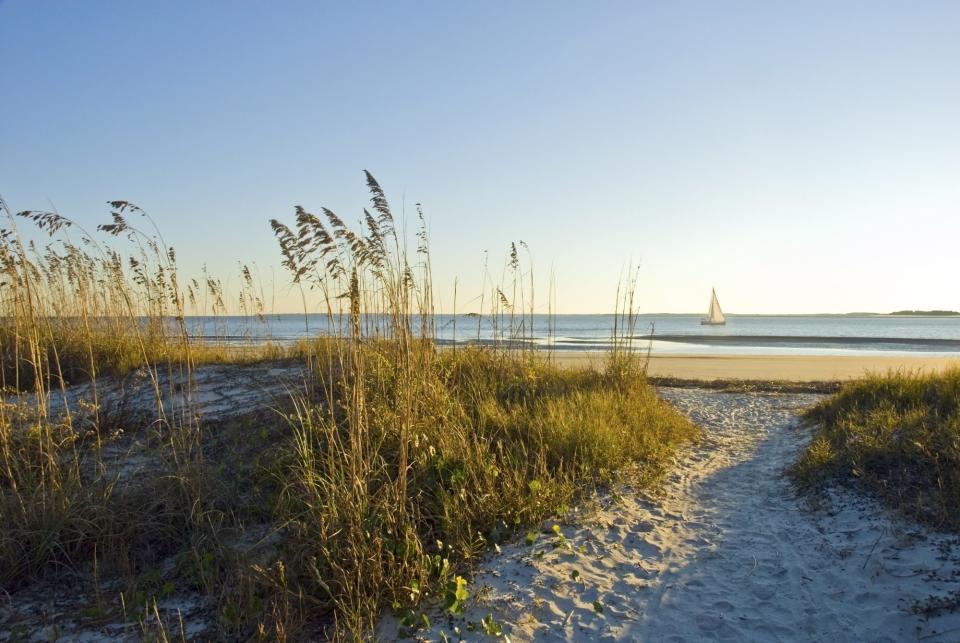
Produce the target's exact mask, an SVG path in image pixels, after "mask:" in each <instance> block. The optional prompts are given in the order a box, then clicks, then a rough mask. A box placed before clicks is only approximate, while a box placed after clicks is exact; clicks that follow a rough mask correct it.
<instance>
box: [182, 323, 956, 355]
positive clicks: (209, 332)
mask: <svg viewBox="0 0 960 643" xmlns="http://www.w3.org/2000/svg"><path fill="white" fill-rule="evenodd" d="M337 323H339V322H335V323H334V326H336V324H337ZM420 323H421V320H420V318H416V319H415V321H414V326H415V327H419V325H420ZM433 323H434V325H435V328H436V337H437V338H438V340H439V341H440V342H442V343H445V344H452V343H457V344H470V343H474V344H476V343H479V344H490V343H494V342H497V341H501V342H503V341H515V342H516V341H519V340H517V339H512V340H511V336H512V337H514V338H516V337H518V336H522V337H524V338H525V339H524V341H527V342H531V343H533V344H534V345H535V346H537V347H541V348H544V349H547V348H553V349H556V350H586V351H604V350H607V349H608V348H609V347H610V338H611V333H612V329H613V323H614V317H613V315H556V316H553V317H548V316H546V315H534V316H533V318H532V321H531V318H530V317H529V316H527V317H526V318H525V319H524V320H523V321H522V322H521V321H520V319H519V318H515V319H514V321H513V328H514V332H512V333H511V331H510V320H509V318H497V319H492V318H490V317H489V316H484V317H476V316H470V315H457V316H456V317H454V316H452V315H437V316H436V317H434V318H433ZM188 325H189V327H190V331H191V333H192V334H194V335H195V336H197V337H202V338H205V339H208V340H218V341H226V342H260V341H265V340H271V341H277V342H281V343H289V342H292V341H296V340H297V339H301V338H304V337H312V336H317V335H324V334H328V333H330V332H331V324H330V323H329V322H328V320H327V319H326V318H325V317H324V316H322V315H311V316H309V317H307V318H306V323H305V319H304V316H303V315H271V316H268V317H266V318H264V319H262V320H260V319H257V318H252V317H217V318H214V317H193V318H191V319H190V320H189V321H188ZM364 326H365V330H366V331H367V332H369V333H371V334H372V333H375V332H377V330H378V327H381V326H382V320H381V319H378V318H377V317H376V316H372V315H371V316H367V317H365V319H364ZM634 337H635V342H634V345H635V347H636V348H637V349H638V350H647V347H648V346H650V347H651V348H652V350H653V352H654V353H660V354H664V353H670V354H677V353H679V354H813V355H842V354H865V353H871V354H878V353H879V354H890V353H923V354H926V355H935V354H943V355H956V356H960V317H899V316H897V317H894V316H884V315H862V316H853V315H728V316H727V324H726V325H725V326H701V325H700V315H640V316H639V317H638V318H637V321H636V326H635V332H634ZM651 338H652V339H651Z"/></svg>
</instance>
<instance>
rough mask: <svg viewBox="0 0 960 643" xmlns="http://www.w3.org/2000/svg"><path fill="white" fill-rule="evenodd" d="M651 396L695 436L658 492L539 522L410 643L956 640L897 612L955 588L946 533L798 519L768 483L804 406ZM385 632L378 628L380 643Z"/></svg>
mask: <svg viewBox="0 0 960 643" xmlns="http://www.w3.org/2000/svg"><path fill="white" fill-rule="evenodd" d="M663 395H664V396H665V397H666V398H667V399H669V400H670V401H671V402H673V403H674V404H676V405H677V406H678V407H679V408H681V410H683V411H684V412H686V413H688V414H689V415H690V416H691V417H692V418H693V419H694V420H695V421H696V422H698V423H699V424H700V425H701V426H703V427H704V431H705V437H704V440H703V442H702V443H701V444H700V445H698V446H696V447H693V448H691V449H690V450H689V451H688V452H687V454H686V455H685V456H684V457H683V458H682V459H681V460H680V461H679V462H678V463H677V465H676V467H675V469H674V470H673V471H672V472H671V473H670V474H669V475H668V477H667V479H666V480H665V481H664V483H663V486H662V489H661V490H659V491H658V492H657V493H656V494H654V495H642V494H641V495H638V494H635V493H630V492H629V491H626V490H624V491H623V492H622V493H621V494H620V495H608V496H604V497H603V498H601V499H600V500H601V504H602V507H601V508H600V509H599V510H597V511H596V512H594V513H592V514H591V515H590V516H589V517H588V518H585V517H583V516H581V517H579V519H577V520H574V521H572V522H573V523H574V524H570V525H563V526H562V527H561V528H560V534H562V536H561V535H557V534H555V533H554V532H552V531H551V529H550V527H551V525H549V524H547V525H544V526H543V529H542V532H541V533H540V534H539V535H538V536H537V538H536V542H535V544H534V545H533V546H529V545H527V544H526V543H525V542H520V543H516V544H513V545H510V546H506V547H503V548H502V553H501V554H500V555H497V556H494V557H492V558H490V559H489V560H488V561H486V563H485V564H484V565H483V566H482V568H481V570H480V572H479V573H478V574H477V576H476V577H475V579H474V583H473V585H472V587H471V590H472V592H473V600H472V602H471V604H470V606H469V608H468V609H467V611H466V613H465V614H464V615H462V616H458V617H456V618H451V617H449V616H447V615H443V614H439V613H437V614H434V617H433V619H432V630H431V631H430V632H428V633H426V634H425V637H426V638H428V639H430V640H437V638H438V637H439V633H440V630H443V631H444V632H445V633H446V634H448V635H451V636H455V635H454V634H453V631H454V628H459V629H460V632H461V633H462V634H463V635H464V637H465V638H468V639H473V638H479V634H477V633H471V632H470V627H471V626H470V625H469V623H470V622H473V623H479V622H481V620H482V619H483V618H485V617H488V615H490V616H492V619H493V620H494V621H496V622H497V623H499V624H500V625H501V626H502V628H503V631H504V633H505V634H507V635H508V636H509V637H510V638H511V639H512V640H514V641H517V640H534V639H535V640H564V641H571V640H642V641H699V640H737V641H744V640H745V641H765V642H766V641H811V640H812V641H817V640H823V641H827V640H829V641H835V640H844V641H847V640H849V641H854V640H856V641H903V640H918V639H922V640H924V641H956V640H960V614H944V615H934V616H930V617H929V618H926V617H921V616H918V615H916V614H914V613H912V611H911V610H912V608H913V607H915V606H916V605H923V604H924V603H923V601H925V600H927V599H928V597H930V596H935V597H943V596H948V595H949V594H950V593H951V592H955V591H957V590H958V582H957V575H958V574H960V546H958V544H957V539H956V538H955V537H953V538H951V537H948V536H946V535H942V534H935V533H930V532H928V531H926V530H924V529H922V528H920V527H918V526H916V525H913V524H910V523H906V522H901V521H898V520H895V519H892V518H890V517H889V516H887V515H885V514H884V512H883V511H882V510H880V509H879V507H878V506H877V505H876V504H875V503H873V502H872V501H870V500H867V499H865V498H863V497H861V496H859V495H858V494H856V493H853V492H851V491H844V490H834V491H832V492H831V494H830V498H829V500H830V503H829V506H828V507H827V508H821V509H819V510H816V511H811V510H809V509H808V508H807V507H806V504H805V501H804V500H801V499H798V498H796V497H795V495H794V493H793V490H792V488H791V487H790V484H789V482H788V481H787V480H786V479H784V477H783V470H784V467H785V466H787V465H788V464H789V463H790V462H792V461H793V459H794V458H795V457H796V455H797V453H798V451H799V450H800V449H801V448H802V447H803V445H804V443H805V442H806V440H807V439H808V438H807V436H808V432H807V431H806V430H803V429H801V428H798V426H797V423H796V419H795V413H796V411H797V410H798V409H799V408H800V407H803V406H805V405H807V404H809V403H811V402H813V401H814V400H815V399H816V398H815V397H814V396H811V395H797V394H777V395H774V394H731V393H716V392H707V391H703V390H697V389H686V390H681V389H666V390H663ZM927 604H929V603H927ZM395 627H396V623H394V622H392V620H390V619H388V620H386V621H384V623H383V624H382V626H381V630H380V634H381V635H382V636H383V637H384V638H387V639H389V638H393V637H395V636H396V629H395ZM481 627H482V626H481ZM474 629H476V628H475V627H474Z"/></svg>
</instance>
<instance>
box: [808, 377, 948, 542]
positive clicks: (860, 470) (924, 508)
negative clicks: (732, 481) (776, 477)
mask: <svg viewBox="0 0 960 643" xmlns="http://www.w3.org/2000/svg"><path fill="white" fill-rule="evenodd" d="M805 417H806V419H807V420H808V421H810V422H811V423H813V424H814V425H815V426H816V427H817V432H816V434H815V435H814V438H813V441H812V442H811V443H810V446H809V447H808V448H807V449H806V451H805V452H804V453H803V455H802V456H801V458H800V459H799V460H798V462H797V463H796V464H795V465H794V466H793V468H792V469H791V473H792V475H793V477H794V479H795V480H796V481H797V483H798V484H799V485H801V487H803V488H807V489H810V488H815V487H816V486H817V485H820V484H823V483H825V482H829V481H853V480H856V481H859V482H860V483H862V484H864V485H865V486H866V487H867V488H868V489H870V490H872V491H873V492H875V493H876V494H877V495H878V496H879V497H880V498H882V499H883V500H884V501H885V502H886V503H887V504H888V505H890V506H891V507H894V508H896V509H897V510H899V511H901V512H903V513H904V514H906V515H908V516H911V517H913V518H916V519H919V520H921V521H923V522H926V523H928V524H931V525H934V526H936V527H940V528H947V529H952V530H960V369H955V370H950V371H946V372H944V373H939V374H919V373H907V372H892V373H888V374H886V375H873V376H870V377H867V378H864V379H862V380H858V381H854V382H850V383H847V384H844V385H843V386H842V388H841V389H840V391H839V392H838V393H837V394H835V395H833V396H831V397H829V398H827V399H826V400H824V401H823V402H821V403H820V404H818V405H817V406H815V407H814V408H813V409H811V410H810V411H808V412H807V413H806V416H805Z"/></svg>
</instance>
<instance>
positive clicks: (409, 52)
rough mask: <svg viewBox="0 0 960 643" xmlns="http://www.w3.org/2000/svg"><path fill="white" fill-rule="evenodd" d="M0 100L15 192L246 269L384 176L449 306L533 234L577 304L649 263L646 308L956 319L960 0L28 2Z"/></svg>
mask: <svg viewBox="0 0 960 643" xmlns="http://www.w3.org/2000/svg"><path fill="white" fill-rule="evenodd" d="M0 106H2V107H0V135H2V136H0V140H2V153H0V194H2V195H3V196H4V197H5V198H6V199H7V201H8V202H9V203H10V206H11V208H13V209H14V210H22V209H42V208H49V207H50V206H51V204H53V205H54V206H55V207H56V208H57V209H58V210H59V211H60V212H62V213H63V214H66V215H68V216H71V217H73V218H75V219H77V220H78V221H80V222H82V223H84V224H86V225H88V226H91V227H92V226H93V225H95V224H96V223H99V222H103V221H105V220H106V218H107V216H108V212H107V208H106V206H105V201H107V200H108V199H128V200H131V201H134V202H136V203H138V204H140V205H141V206H143V207H144V208H145V209H147V210H148V211H149V212H150V213H151V214H152V215H153V217H154V218H155V219H157V220H158V221H159V222H160V225H161V227H162V229H163V232H164V234H165V236H166V237H167V239H168V241H170V242H171V243H172V244H173V245H175V246H176V247H177V249H178V251H179V253H180V256H181V258H182V259H183V262H184V264H185V266H186V268H188V269H190V270H196V269H197V268H198V267H199V266H200V265H201V264H203V263H206V264H207V265H208V266H209V267H210V269H211V271H212V272H214V273H217V274H219V275H221V276H223V277H224V278H225V280H228V281H229V280H232V281H233V282H236V281H237V277H235V276H232V275H234V274H235V273H236V270H235V266H236V262H237V261H244V262H256V263H257V264H258V265H259V266H260V267H261V270H262V271H263V273H264V274H265V275H267V279H269V274H270V271H271V270H275V271H276V274H277V281H278V282H281V281H283V275H282V272H281V269H280V268H279V255H278V253H277V251H276V249H275V244H274V242H273V239H272V237H271V233H270V230H269V228H268V225H267V220H268V219H270V218H272V217H278V218H284V217H286V218H287V219H290V218H292V212H293V206H294V205H295V204H302V205H303V206H305V207H307V208H308V209H316V210H319V208H320V206H328V207H330V208H332V209H333V210H335V211H337V212H338V213H339V214H340V215H341V216H342V217H343V218H344V219H346V220H355V219H356V218H357V217H358V216H359V214H360V209H361V208H362V207H364V206H365V205H366V203H367V201H366V192H365V188H364V184H363V177H362V170H363V169H369V170H371V171H372V172H373V173H374V174H375V175H376V176H377V177H378V178H379V180H380V181H381V183H382V184H383V185H384V187H385V188H386V189H387V191H388V196H389V197H391V200H392V203H393V205H394V207H395V209H396V210H397V211H398V212H399V211H400V210H401V209H402V207H403V205H404V203H405V204H406V206H407V212H408V213H411V212H412V210H413V208H412V204H413V203H415V202H418V201H419V202H421V203H423V206H424V209H425V212H426V215H427V216H428V218H429V221H430V225H431V233H432V235H433V246H432V249H433V257H434V267H435V279H436V282H437V290H438V296H439V299H440V300H441V302H440V303H441V306H442V307H443V308H445V309H449V308H450V303H451V302H450V299H451V292H452V282H453V278H454V276H456V277H457V278H458V279H459V295H458V298H459V303H458V307H459V308H460V309H461V310H463V309H466V308H469V304H468V303H467V300H469V299H471V298H472V297H474V296H475V295H477V294H479V291H480V278H481V265H482V262H483V253H484V251H489V252H490V263H491V265H492V266H493V267H494V269H493V272H498V268H499V266H501V265H502V262H503V259H504V257H505V255H506V251H507V248H508V245H509V242H510V241H511V240H518V239H523V240H524V241H526V242H527V243H528V244H529V245H530V247H531V249H532V251H533V255H534V260H535V264H534V265H535V271H536V273H535V274H536V275H537V277H538V281H541V282H543V283H542V284H540V285H539V286H538V287H540V288H541V292H545V290H546V284H545V281H546V277H547V274H548V273H549V271H550V269H551V266H552V267H553V269H554V271H555V273H556V282H557V299H558V302H557V303H558V305H559V309H560V311H561V312H600V311H608V310H610V309H611V307H612V300H613V297H614V290H615V287H616V281H617V279H618V275H619V273H620V271H621V269H622V268H623V267H624V266H625V265H626V263H627V262H628V261H630V260H631V259H632V260H634V261H639V262H640V264H641V266H642V267H641V272H640V293H639V294H640V297H641V307H642V309H643V310H644V311H647V312H659V311H668V312H685V311H700V310H701V309H705V307H706V303H707V299H708V296H709V291H710V287H711V286H716V287H717V291H718V293H719V295H720V298H721V302H722V303H723V305H724V308H725V309H727V310H728V311H732V312H771V313H776V312H844V311H851V310H875V311H887V310H891V309H896V308H934V307H936V308H955V309H956V308H960V281H958V278H960V2H939V3H938V2H907V1H904V2H878V1H870V2H866V1H865V2H836V1H831V2H803V3H780V2H765V1H758V2H685V3H668V2H661V3H642V2H557V1H549V2H524V3H511V2H483V3H480V2H475V3H463V2H443V3H441V2H437V3H428V2H402V3H401V2H369V3H360V2H356V3H322V2H283V3H269V2H151V3H146V2H120V1H112V2H97V1H93V0H85V1H83V2H67V1H54V0H50V1H44V2H39V1H28V0H19V1H17V0H7V1H5V2H0ZM274 267H275V268H274ZM284 292H285V291H283V290H282V289H281V291H280V294H279V295H278V297H279V301H280V304H281V307H287V306H289V309H290V310H295V309H296V300H295V299H293V298H290V300H289V301H290V303H289V304H287V303H286V302H287V298H286V296H285V294H284Z"/></svg>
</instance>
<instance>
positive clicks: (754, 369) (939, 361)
mask: <svg viewBox="0 0 960 643" xmlns="http://www.w3.org/2000/svg"><path fill="white" fill-rule="evenodd" d="M555 358H556V360H557V363H559V364H561V365H565V366H580V365H583V366H586V365H594V364H600V363H602V361H603V359H604V355H602V354H599V353H590V352H586V351H582V352H577V351H565V352H558V353H556V354H555ZM951 366H960V358H958V357H939V356H938V357H924V356H913V355H910V356H899V355H897V356H889V357H888V356H879V355H864V356H847V355H843V356H833V355H653V356H652V357H651V358H650V367H649V374H650V375H651V376H653V377H675V378H679V379H688V380H716V379H736V380H788V381H793V382H824V381H835V380H846V379H851V378H856V377H861V376H863V375H864V374H866V373H886V372H887V371H891V370H898V369H902V370H909V371H917V370H920V371H924V372H938V371H942V370H944V369H946V368H949V367H951Z"/></svg>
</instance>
